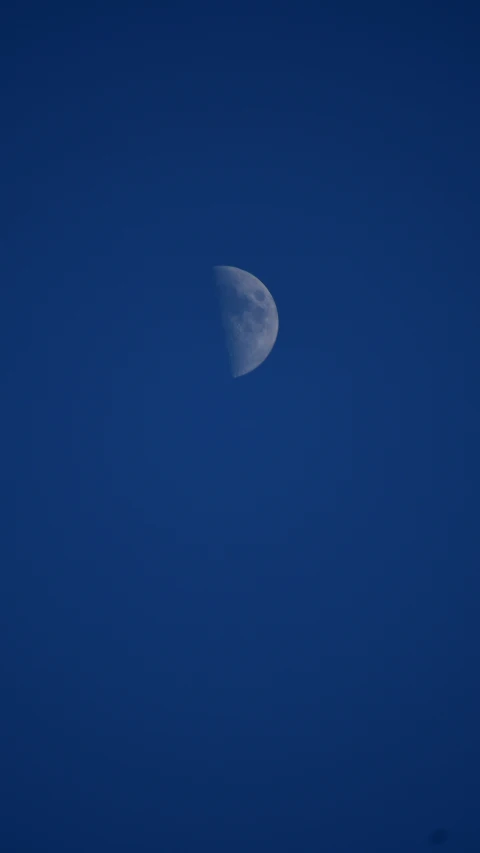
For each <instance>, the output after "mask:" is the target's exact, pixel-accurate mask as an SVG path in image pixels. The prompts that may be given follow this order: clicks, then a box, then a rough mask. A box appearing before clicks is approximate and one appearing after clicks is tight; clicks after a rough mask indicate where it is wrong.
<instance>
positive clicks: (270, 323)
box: [214, 266, 278, 377]
mask: <svg viewBox="0 0 480 853" xmlns="http://www.w3.org/2000/svg"><path fill="white" fill-rule="evenodd" d="M214 273H215V283H216V285H217V288H218V293H219V297H220V307H221V314H222V323H223V328H224V331H225V339H226V344H227V349H228V354H229V357H230V367H231V371H232V374H233V376H234V377H237V376H244V375H245V374H246V373H251V371H252V370H255V368H256V367H258V366H259V365H260V364H261V363H262V361H265V359H266V357H267V355H269V353H270V352H271V351H272V349H273V345H274V343H275V341H276V339H277V335H278V311H277V306H276V305H275V302H274V299H273V296H272V294H271V293H270V291H269V290H267V288H266V287H265V285H264V284H262V282H261V281H259V279H258V278H255V276H254V275H251V274H250V273H248V272H245V270H240V269H238V268H237V267H225V266H217V267H214Z"/></svg>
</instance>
